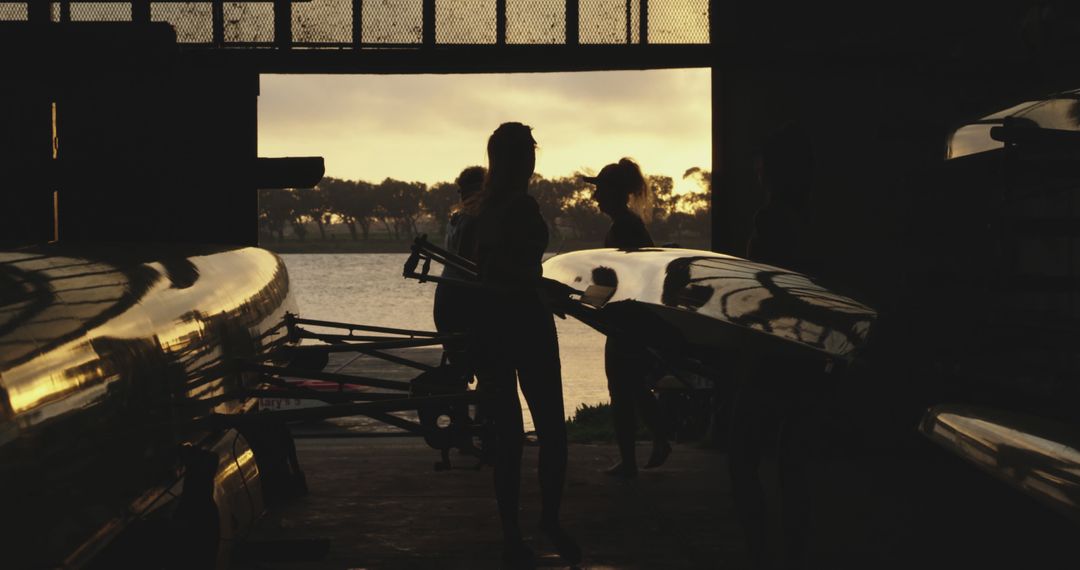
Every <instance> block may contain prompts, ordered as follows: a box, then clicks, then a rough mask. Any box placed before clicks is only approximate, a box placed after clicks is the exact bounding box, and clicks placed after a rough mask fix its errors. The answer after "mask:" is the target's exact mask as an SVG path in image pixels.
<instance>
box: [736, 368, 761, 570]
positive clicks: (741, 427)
mask: <svg viewBox="0 0 1080 570" xmlns="http://www.w3.org/2000/svg"><path fill="white" fill-rule="evenodd" d="M752 380H756V379H752ZM762 397H763V396H762V394H761V393H760V391H759V388H758V386H755V385H753V383H751V382H744V383H743V384H742V385H740V386H739V387H738V388H737V389H736V393H735V398H734V402H733V403H732V409H731V428H730V430H729V432H728V437H729V442H728V468H729V471H730V473H731V487H732V489H731V490H732V494H733V495H734V496H735V508H736V509H737V510H738V513H739V519H740V522H741V523H742V528H743V532H744V533H745V534H746V543H747V548H748V549H749V551H750V559H751V564H753V566H754V567H755V568H764V567H765V566H766V564H767V561H768V550H767V544H766V537H767V530H766V524H765V521H766V513H765V492H764V489H762V485H761V477H760V475H759V473H758V467H759V466H760V464H761V443H762V442H761V438H762V434H761V421H762V418H761V415H762V413H763V411H764V403H763V402H762Z"/></svg>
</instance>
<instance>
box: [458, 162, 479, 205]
mask: <svg viewBox="0 0 1080 570" xmlns="http://www.w3.org/2000/svg"><path fill="white" fill-rule="evenodd" d="M485 174H487V170H486V169H485V168H484V167H483V166H470V167H468V168H466V169H465V170H462V171H461V174H458V177H457V180H455V181H454V182H456V183H457V186H458V194H459V195H460V196H461V201H462V202H464V201H466V200H468V199H469V198H470V197H472V196H474V195H476V194H477V193H479V192H480V191H481V190H483V189H484V175H485Z"/></svg>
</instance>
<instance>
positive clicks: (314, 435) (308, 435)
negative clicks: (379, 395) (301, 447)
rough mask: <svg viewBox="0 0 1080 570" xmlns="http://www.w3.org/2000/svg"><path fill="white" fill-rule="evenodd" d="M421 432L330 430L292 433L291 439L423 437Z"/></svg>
mask: <svg viewBox="0 0 1080 570" xmlns="http://www.w3.org/2000/svg"><path fill="white" fill-rule="evenodd" d="M423 436H424V434H422V433H413V432H410V431H389V432H387V431H367V432H364V431H331V432H325V433H319V432H300V433H294V434H293V439H347V438H354V437H355V438H380V437H423Z"/></svg>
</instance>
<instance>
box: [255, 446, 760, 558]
mask: <svg viewBox="0 0 1080 570" xmlns="http://www.w3.org/2000/svg"><path fill="white" fill-rule="evenodd" d="M297 447H298V453H299V456H300V461H301V463H302V465H303V468H304V470H305V473H306V474H307V481H308V487H309V489H310V493H309V495H308V496H306V497H303V498H301V499H298V500H295V501H293V502H291V503H290V504H288V505H286V506H284V507H283V508H279V509H277V510H276V512H273V513H271V514H270V516H268V517H267V518H266V519H265V520H264V521H263V524H262V526H261V528H260V529H259V532H258V535H257V538H259V539H263V540H275V539H286V540H296V539H312V538H313V539H328V540H329V541H330V545H329V552H328V554H327V555H326V556H325V557H323V558H321V559H320V560H315V561H312V560H307V561H292V562H290V561H286V560H284V558H285V557H280V558H279V559H277V560H272V561H262V562H258V563H248V564H246V566H248V567H253V568H265V569H282V570H284V569H293V568H305V569H307V568H310V569H316V570H321V569H346V568H348V569H358V568H364V569H372V570H376V569H398V568H410V569H412V568H417V569H423V568H432V569H435V568H438V569H455V568H462V569H464V568H469V569H485V568H492V569H494V568H498V567H499V548H500V541H499V525H498V518H497V515H496V511H495V500H494V496H493V492H492V487H491V470H490V468H484V469H483V470H481V471H477V470H475V469H473V468H472V466H473V465H474V464H475V461H474V460H473V459H472V458H471V457H457V456H454V457H452V459H453V460H454V469H453V470H451V471H444V472H436V471H435V470H434V469H433V465H434V462H435V461H436V460H437V459H438V454H437V453H436V452H435V451H433V450H431V449H429V448H428V447H427V446H425V445H424V443H423V442H422V441H421V440H418V439H415V438H404V437H394V438H379V439H369V438H347V439H298V440H297ZM536 452H537V448H535V447H527V448H526V450H525V460H524V467H523V480H522V512H521V521H522V526H523V530H524V531H525V533H526V540H527V541H528V542H529V543H530V544H531V545H532V546H533V548H534V550H535V551H536V553H537V555H538V556H539V557H540V560H539V561H538V566H539V567H548V568H560V567H565V565H563V564H561V563H560V560H559V558H558V557H557V555H555V554H554V551H553V550H552V548H551V546H550V545H549V544H545V542H544V539H543V538H542V536H541V535H540V534H539V533H538V532H536V530H535V524H536V522H537V521H538V520H539V501H540V499H539V488H538V485H537V483H536V479H535V476H534V473H535V468H536V455H537V453H536ZM646 454H647V449H642V450H641V452H640V455H641V456H643V457H644V456H645V455H646ZM616 455H617V452H616V451H615V448H614V446H611V445H573V446H571V450H570V472H569V475H568V480H567V488H566V498H565V501H564V517H563V518H564V521H565V527H566V529H567V530H568V531H569V532H570V533H572V534H573V535H574V536H575V537H576V538H577V539H578V540H579V542H580V543H581V545H582V548H583V549H584V551H585V562H584V563H583V564H582V566H581V567H582V568H593V569H608V568H610V569H638V568H640V569H646V568H742V567H745V566H746V565H747V560H746V556H745V554H744V552H743V544H742V535H741V532H740V530H739V528H738V527H737V525H736V522H735V521H736V518H735V516H734V513H733V512H732V509H733V506H732V503H731V496H730V487H729V484H728V482H727V478H726V475H725V474H726V472H727V469H726V467H725V463H724V457H723V455H722V454H720V453H717V452H715V451H711V450H703V449H698V448H695V447H693V446H691V445H680V446H676V449H675V452H674V453H673V454H672V456H671V458H670V460H669V461H668V463H667V464H666V465H665V466H664V467H663V468H661V469H659V470H656V471H644V472H641V474H640V475H639V477H638V479H637V480H635V481H632V482H621V481H617V480H613V479H612V478H610V477H608V476H606V475H604V474H603V473H602V470H603V469H604V468H606V467H608V466H609V465H611V464H612V462H613V460H614V458H615V456H616Z"/></svg>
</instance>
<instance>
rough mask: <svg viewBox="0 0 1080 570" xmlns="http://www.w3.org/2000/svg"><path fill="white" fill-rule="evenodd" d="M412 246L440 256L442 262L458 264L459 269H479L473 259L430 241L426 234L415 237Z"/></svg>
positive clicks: (472, 270) (473, 271) (474, 270)
mask: <svg viewBox="0 0 1080 570" xmlns="http://www.w3.org/2000/svg"><path fill="white" fill-rule="evenodd" d="M413 247H414V248H417V249H420V250H422V251H426V252H428V253H434V254H436V255H438V256H439V257H441V258H442V259H443V260H444V262H445V261H449V262H450V263H452V264H454V265H456V266H458V268H459V269H467V270H469V271H470V272H472V273H477V272H478V271H480V266H479V265H477V263H476V262H475V261H473V260H471V259H469V258H466V257H463V256H461V255H458V254H456V253H454V252H452V251H449V250H446V249H443V248H441V247H439V246H437V245H435V244H433V243H431V242H430V241H428V240H427V236H421V237H419V238H416V243H415V244H414V245H413Z"/></svg>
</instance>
